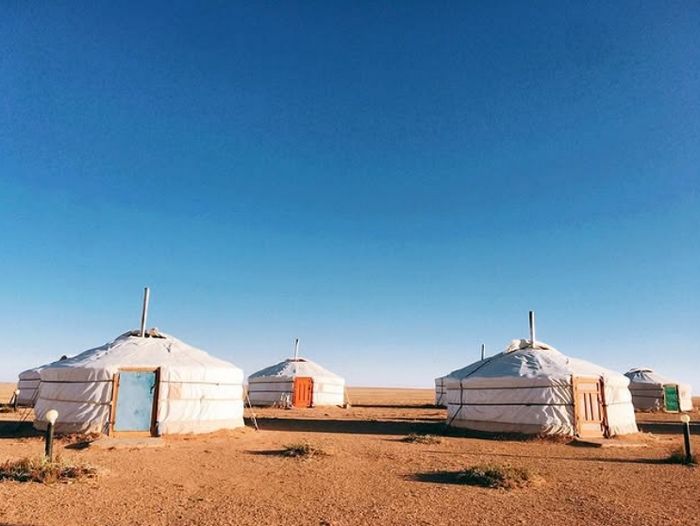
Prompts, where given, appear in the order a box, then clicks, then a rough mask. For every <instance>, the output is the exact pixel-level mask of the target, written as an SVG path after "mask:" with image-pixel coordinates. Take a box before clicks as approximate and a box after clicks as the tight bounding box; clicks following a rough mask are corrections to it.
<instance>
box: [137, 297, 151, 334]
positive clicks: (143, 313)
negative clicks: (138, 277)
mask: <svg viewBox="0 0 700 526" xmlns="http://www.w3.org/2000/svg"><path fill="white" fill-rule="evenodd" d="M150 297H151V289H149V288H148V287H146V288H144V289H143V310H142V311H141V331H140V333H139V335H140V336H141V338H143V337H144V336H145V335H146V320H147V319H148V300H149V299H150Z"/></svg>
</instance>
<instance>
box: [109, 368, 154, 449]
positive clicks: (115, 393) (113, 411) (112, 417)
mask: <svg viewBox="0 0 700 526" xmlns="http://www.w3.org/2000/svg"><path fill="white" fill-rule="evenodd" d="M123 372H124V373H155V376H156V379H155V382H156V385H155V388H154V389H153V407H152V408H151V427H150V429H149V430H148V431H115V430H114V423H115V421H116V417H117V400H118V399H119V374H120V373H123ZM159 394H160V367H120V368H119V370H118V371H117V372H116V373H114V374H113V375H112V400H111V401H110V404H109V426H108V428H107V435H108V436H110V437H121V436H124V437H155V436H158V423H157V420H156V419H157V417H158V401H159V400H158V399H159Z"/></svg>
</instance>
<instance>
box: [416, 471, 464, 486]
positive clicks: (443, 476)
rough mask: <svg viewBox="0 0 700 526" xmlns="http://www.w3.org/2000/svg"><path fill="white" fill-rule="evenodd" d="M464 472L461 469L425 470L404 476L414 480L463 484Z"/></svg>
mask: <svg viewBox="0 0 700 526" xmlns="http://www.w3.org/2000/svg"><path fill="white" fill-rule="evenodd" d="M463 475H464V473H463V472H462V471H427V472H425V473H414V474H413V475H409V476H408V477H406V478H407V479H408V480H413V481H416V482H429V483H432V484H458V485H459V486H464V485H465V484H464V477H463Z"/></svg>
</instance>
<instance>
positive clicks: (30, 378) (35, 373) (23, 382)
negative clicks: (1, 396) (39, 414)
mask: <svg viewBox="0 0 700 526" xmlns="http://www.w3.org/2000/svg"><path fill="white" fill-rule="evenodd" d="M40 370H41V367H34V368H33V369H27V370H26V371H22V372H21V373H19V380H18V382H17V389H19V395H17V405H20V406H23V407H34V400H35V399H36V395H37V393H38V392H39V382H40V381H41V377H40V376H39V371H40Z"/></svg>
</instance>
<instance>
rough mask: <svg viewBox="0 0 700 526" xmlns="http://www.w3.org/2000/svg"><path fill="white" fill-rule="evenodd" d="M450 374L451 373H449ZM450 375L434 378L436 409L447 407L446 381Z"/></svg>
mask: <svg viewBox="0 0 700 526" xmlns="http://www.w3.org/2000/svg"><path fill="white" fill-rule="evenodd" d="M450 374H452V373H450ZM450 374H446V375H445V376H439V377H438V378H435V405H436V406H437V407H447V385H446V382H447V379H448V378H449V377H450Z"/></svg>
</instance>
